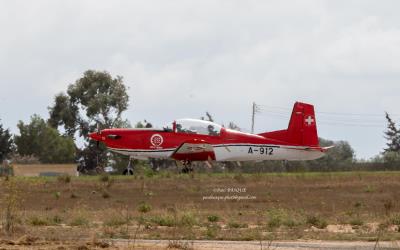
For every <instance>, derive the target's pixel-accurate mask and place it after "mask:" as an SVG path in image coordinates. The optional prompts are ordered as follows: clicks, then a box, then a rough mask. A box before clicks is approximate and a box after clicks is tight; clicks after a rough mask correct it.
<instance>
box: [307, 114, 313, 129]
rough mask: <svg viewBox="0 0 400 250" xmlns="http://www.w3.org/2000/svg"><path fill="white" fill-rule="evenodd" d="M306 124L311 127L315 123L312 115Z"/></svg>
mask: <svg viewBox="0 0 400 250" xmlns="http://www.w3.org/2000/svg"><path fill="white" fill-rule="evenodd" d="M306 123H307V125H308V126H310V125H311V124H313V123H314V119H313V118H312V116H311V115H309V116H308V117H307V119H306Z"/></svg>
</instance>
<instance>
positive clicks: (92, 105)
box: [49, 70, 129, 139]
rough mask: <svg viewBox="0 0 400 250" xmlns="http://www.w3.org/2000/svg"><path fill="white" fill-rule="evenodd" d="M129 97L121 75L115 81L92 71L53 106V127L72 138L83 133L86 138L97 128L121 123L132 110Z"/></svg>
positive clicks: (50, 108)
mask: <svg viewBox="0 0 400 250" xmlns="http://www.w3.org/2000/svg"><path fill="white" fill-rule="evenodd" d="M128 101H129V96H128V94H127V89H126V87H125V85H124V84H123V79H122V77H121V76H117V77H116V78H113V77H112V76H111V75H110V74H109V73H108V72H106V71H94V70H88V71H86V72H84V74H83V77H81V78H79V79H78V80H77V81H76V82H75V83H74V84H71V85H69V86H68V90H67V93H66V94H64V93H60V94H58V95H56V97H55V99H54V105H53V106H52V107H49V111H50V119H49V123H50V125H51V126H52V127H54V128H58V127H59V126H60V125H61V126H64V128H65V131H66V133H67V134H68V135H70V136H74V135H75V133H76V132H79V134H80V135H81V136H83V137H84V138H85V139H87V138H88V134H89V132H90V131H94V130H95V129H96V127H97V125H100V127H101V128H111V127H113V126H115V124H117V123H119V122H121V114H122V112H123V111H125V110H126V109H127V108H128Z"/></svg>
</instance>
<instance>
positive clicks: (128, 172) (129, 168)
mask: <svg viewBox="0 0 400 250" xmlns="http://www.w3.org/2000/svg"><path fill="white" fill-rule="evenodd" d="M133 160H134V159H133V157H129V163H128V166H127V167H126V169H125V170H124V172H122V174H123V175H133V169H134V167H135V166H134V165H133Z"/></svg>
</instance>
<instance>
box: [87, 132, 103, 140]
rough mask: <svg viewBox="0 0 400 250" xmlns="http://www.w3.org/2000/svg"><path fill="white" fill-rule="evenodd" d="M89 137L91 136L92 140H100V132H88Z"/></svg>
mask: <svg viewBox="0 0 400 250" xmlns="http://www.w3.org/2000/svg"><path fill="white" fill-rule="evenodd" d="M89 137H90V138H92V139H93V140H96V141H101V132H100V133H97V132H94V133H90V134H89Z"/></svg>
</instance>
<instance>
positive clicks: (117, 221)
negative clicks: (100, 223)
mask: <svg viewBox="0 0 400 250" xmlns="http://www.w3.org/2000/svg"><path fill="white" fill-rule="evenodd" d="M128 222H129V219H128V220H127V218H123V217H121V216H111V217H110V218H108V219H106V221H104V225H105V226H108V227H118V226H122V225H125V224H127V223H128Z"/></svg>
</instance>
